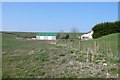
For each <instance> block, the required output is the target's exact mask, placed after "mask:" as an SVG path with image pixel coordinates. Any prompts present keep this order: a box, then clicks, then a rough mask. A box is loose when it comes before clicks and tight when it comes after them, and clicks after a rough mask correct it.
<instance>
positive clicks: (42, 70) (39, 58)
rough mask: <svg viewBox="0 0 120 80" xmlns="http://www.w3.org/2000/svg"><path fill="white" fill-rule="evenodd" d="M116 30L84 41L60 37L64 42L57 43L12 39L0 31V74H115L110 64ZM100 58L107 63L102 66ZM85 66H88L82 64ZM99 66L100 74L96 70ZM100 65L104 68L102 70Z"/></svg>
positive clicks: (115, 53) (115, 60)
mask: <svg viewBox="0 0 120 80" xmlns="http://www.w3.org/2000/svg"><path fill="white" fill-rule="evenodd" d="M19 34H20V33H19ZM119 34H120V33H115V34H110V35H108V36H103V37H101V38H98V39H94V40H88V41H79V40H75V41H69V40H67V41H61V43H60V44H64V46H58V44H51V43H50V41H39V40H27V39H16V35H14V34H6V33H2V62H3V64H2V71H3V72H2V73H3V75H2V77H3V78H8V77H10V78H20V77H21V78H57V77H59V78H64V77H66V78H76V77H83V78H84V77H87V76H89V77H99V76H102V77H106V75H105V74H106V73H107V72H108V73H110V74H111V76H115V75H116V74H117V71H116V66H113V65H114V64H115V65H118V63H119V58H118V35H119ZM65 44H66V45H65ZM92 57H93V58H92ZM87 58H88V62H87ZM103 59H105V60H106V63H107V64H108V66H107V67H106V66H102V63H101V62H100V61H102V60H103ZM70 61H71V64H69V63H70ZM78 62H79V63H82V64H83V68H80V66H81V64H79V63H78ZM87 66H89V67H88V68H86V67H87ZM99 66H101V67H99ZM77 67H78V68H77ZM102 67H103V68H102ZM79 68H80V69H79ZM93 68H95V70H93V72H92V73H91V70H92V69H93ZM97 68H98V69H97ZM77 69H78V70H77ZM99 69H100V75H98V74H99V73H98V72H97V71H98V70H99ZM102 69H103V70H104V71H105V72H103V73H102ZM82 70H83V71H82ZM93 73H95V74H93ZM89 74H91V75H92V76H91V75H89ZM86 75H87V76H86ZM96 75H98V76H96Z"/></svg>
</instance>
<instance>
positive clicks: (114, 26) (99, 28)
mask: <svg viewBox="0 0 120 80" xmlns="http://www.w3.org/2000/svg"><path fill="white" fill-rule="evenodd" d="M92 30H93V31H94V33H93V38H99V37H102V36H105V35H108V34H112V33H120V21H116V22H104V23H100V24H97V25H95V26H94V27H93V28H92Z"/></svg>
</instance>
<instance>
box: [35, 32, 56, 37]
mask: <svg viewBox="0 0 120 80" xmlns="http://www.w3.org/2000/svg"><path fill="white" fill-rule="evenodd" d="M57 35H58V33H56V32H38V33H37V34H36V36H57Z"/></svg>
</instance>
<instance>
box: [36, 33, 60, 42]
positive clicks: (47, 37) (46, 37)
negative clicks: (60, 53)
mask: <svg viewBox="0 0 120 80" xmlns="http://www.w3.org/2000/svg"><path fill="white" fill-rule="evenodd" d="M57 38H58V33H54V32H39V33H37V34H36V39H37V40H56V39H57Z"/></svg>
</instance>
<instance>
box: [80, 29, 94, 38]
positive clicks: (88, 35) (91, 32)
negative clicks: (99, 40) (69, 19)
mask: <svg viewBox="0 0 120 80" xmlns="http://www.w3.org/2000/svg"><path fill="white" fill-rule="evenodd" d="M92 34H93V30H91V31H90V32H88V33H86V34H83V35H82V36H81V37H80V38H81V40H90V39H93V37H92Z"/></svg>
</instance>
